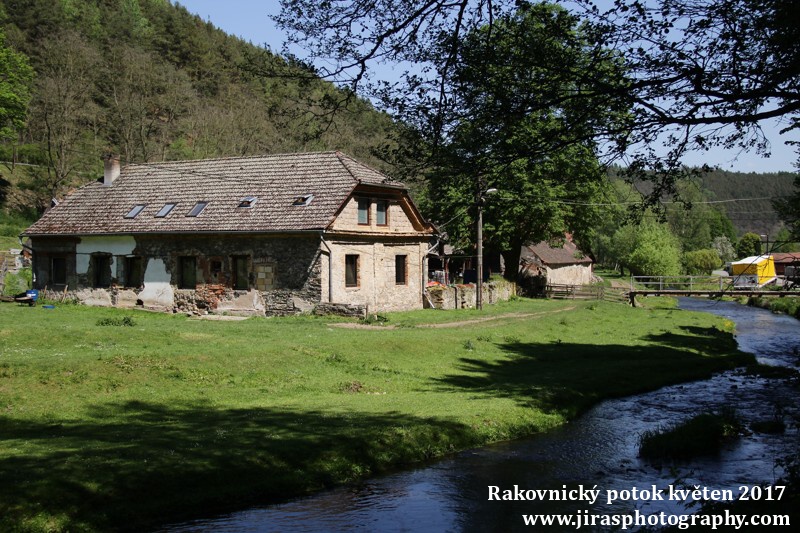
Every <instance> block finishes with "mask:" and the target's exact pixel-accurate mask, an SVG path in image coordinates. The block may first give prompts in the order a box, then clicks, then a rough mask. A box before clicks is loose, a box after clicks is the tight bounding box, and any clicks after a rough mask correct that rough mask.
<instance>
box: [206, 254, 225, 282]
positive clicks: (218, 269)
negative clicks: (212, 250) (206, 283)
mask: <svg viewBox="0 0 800 533" xmlns="http://www.w3.org/2000/svg"><path fill="white" fill-rule="evenodd" d="M209 271H210V272H211V280H212V281H213V282H214V283H219V281H220V278H221V277H222V260H221V259H212V260H211V261H210V262H209Z"/></svg>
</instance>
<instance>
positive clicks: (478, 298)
mask: <svg viewBox="0 0 800 533" xmlns="http://www.w3.org/2000/svg"><path fill="white" fill-rule="evenodd" d="M496 192H497V189H494V188H491V189H486V190H485V191H481V192H479V193H478V201H477V204H478V242H477V244H478V266H477V268H476V270H475V273H476V274H477V278H478V284H477V294H476V295H475V307H476V308H478V309H483V203H484V202H485V201H486V197H487V196H489V195H490V194H494V193H496Z"/></svg>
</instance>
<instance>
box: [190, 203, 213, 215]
mask: <svg viewBox="0 0 800 533" xmlns="http://www.w3.org/2000/svg"><path fill="white" fill-rule="evenodd" d="M207 205H208V202H197V203H196V204H195V205H194V207H193V208H192V210H191V211H189V212H188V213H187V214H186V216H187V217H196V216H199V215H200V213H202V212H203V209H205V208H206V206H207Z"/></svg>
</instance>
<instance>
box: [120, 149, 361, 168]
mask: <svg viewBox="0 0 800 533" xmlns="http://www.w3.org/2000/svg"><path fill="white" fill-rule="evenodd" d="M339 153H340V152H339V151H338V150H324V151H320V152H281V153H278V154H259V155H238V156H227V157H211V158H203V159H178V160H176V161H146V162H142V163H128V164H127V165H125V167H134V166H136V167H154V166H157V167H160V166H168V165H177V164H181V163H198V162H210V161H241V160H245V159H264V158H276V157H285V156H289V155H291V156H319V155H328V154H339ZM345 157H349V156H345Z"/></svg>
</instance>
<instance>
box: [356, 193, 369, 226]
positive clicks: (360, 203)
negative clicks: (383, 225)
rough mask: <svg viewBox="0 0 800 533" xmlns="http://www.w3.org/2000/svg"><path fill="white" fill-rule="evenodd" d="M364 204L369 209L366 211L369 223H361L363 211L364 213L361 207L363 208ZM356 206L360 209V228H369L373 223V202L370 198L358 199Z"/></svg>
mask: <svg viewBox="0 0 800 533" xmlns="http://www.w3.org/2000/svg"><path fill="white" fill-rule="evenodd" d="M362 203H365V204H366V207H367V209H366V213H367V221H366V222H361V211H362V209H361V206H362ZM356 205H357V207H358V225H359V226H369V225H370V224H371V222H372V213H371V211H372V200H370V199H369V198H357V199H356Z"/></svg>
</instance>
